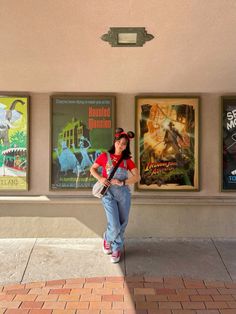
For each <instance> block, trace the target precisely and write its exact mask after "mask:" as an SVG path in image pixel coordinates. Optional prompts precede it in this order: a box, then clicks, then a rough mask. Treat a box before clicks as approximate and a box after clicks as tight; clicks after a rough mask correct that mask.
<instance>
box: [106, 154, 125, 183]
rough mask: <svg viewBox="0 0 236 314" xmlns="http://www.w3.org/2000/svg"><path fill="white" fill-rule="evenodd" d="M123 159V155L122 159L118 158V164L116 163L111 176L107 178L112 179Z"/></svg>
mask: <svg viewBox="0 0 236 314" xmlns="http://www.w3.org/2000/svg"><path fill="white" fill-rule="evenodd" d="M122 160H123V155H121V157H120V159H119V160H118V162H117V164H116V165H115V167H114V168H113V169H112V172H111V173H110V175H109V177H108V179H107V180H111V179H112V178H113V176H114V174H115V172H116V170H117V168H118V167H119V165H120V164H121V162H122Z"/></svg>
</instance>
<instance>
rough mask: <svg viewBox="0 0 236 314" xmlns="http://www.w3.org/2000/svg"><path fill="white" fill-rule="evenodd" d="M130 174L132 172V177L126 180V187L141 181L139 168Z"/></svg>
mask: <svg viewBox="0 0 236 314" xmlns="http://www.w3.org/2000/svg"><path fill="white" fill-rule="evenodd" d="M130 172H131V174H132V175H131V176H130V177H129V178H128V179H127V180H125V184H126V185H129V184H134V183H136V182H138V181H139V180H140V175H139V173H138V169H137V168H134V169H132V170H130Z"/></svg>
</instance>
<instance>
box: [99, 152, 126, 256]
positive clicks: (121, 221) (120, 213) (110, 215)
mask: <svg viewBox="0 0 236 314" xmlns="http://www.w3.org/2000/svg"><path fill="white" fill-rule="evenodd" d="M107 158H108V163H109V165H110V166H111V168H110V169H109V171H108V176H109V174H110V172H111V171H112V169H113V165H112V161H111V157H110V154H109V153H107ZM124 166H125V168H120V167H118V169H117V170H116V172H115V174H114V177H113V178H115V179H118V180H126V179H127V178H128V170H127V163H126V160H124ZM102 203H103V206H104V209H105V212H106V216H107V230H106V232H105V234H104V238H105V240H106V241H107V242H108V243H110V244H111V247H112V251H113V252H115V251H119V250H121V249H122V247H123V245H124V232H125V228H126V226H127V224H128V219H129V211H130V205H131V193H130V189H129V186H127V185H123V186H119V185H111V186H110V187H109V189H108V191H107V193H106V194H105V195H104V196H103V198H102Z"/></svg>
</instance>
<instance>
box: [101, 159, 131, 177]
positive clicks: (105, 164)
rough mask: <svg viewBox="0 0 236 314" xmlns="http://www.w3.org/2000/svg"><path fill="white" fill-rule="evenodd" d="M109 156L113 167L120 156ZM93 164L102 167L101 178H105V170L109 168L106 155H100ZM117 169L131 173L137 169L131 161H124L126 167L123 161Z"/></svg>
mask: <svg viewBox="0 0 236 314" xmlns="http://www.w3.org/2000/svg"><path fill="white" fill-rule="evenodd" d="M110 156H111V161H112V164H113V166H115V165H116V163H117V162H118V160H119V159H120V155H114V154H110ZM95 163H96V164H98V165H99V166H101V167H102V176H103V177H105V178H107V177H108V175H107V171H106V170H107V169H109V168H110V165H109V162H108V158H107V153H102V154H101V155H99V156H98V158H97V159H96V160H95ZM119 167H121V168H125V169H127V170H129V171H131V170H132V169H134V168H137V167H136V165H135V163H134V162H133V160H132V159H126V167H125V164H124V160H123V161H122V162H121V164H120V165H119Z"/></svg>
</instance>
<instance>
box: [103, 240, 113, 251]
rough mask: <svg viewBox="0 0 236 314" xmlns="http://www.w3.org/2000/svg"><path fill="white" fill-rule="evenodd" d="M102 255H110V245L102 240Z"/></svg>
mask: <svg viewBox="0 0 236 314" xmlns="http://www.w3.org/2000/svg"><path fill="white" fill-rule="evenodd" d="M102 249H103V253H105V254H111V253H112V251H111V245H110V243H108V242H107V241H106V240H105V239H104V240H103V247H102Z"/></svg>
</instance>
